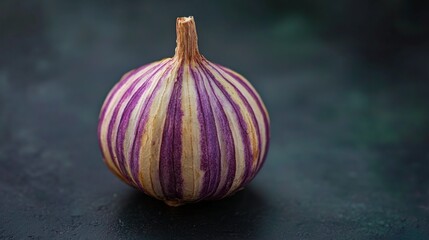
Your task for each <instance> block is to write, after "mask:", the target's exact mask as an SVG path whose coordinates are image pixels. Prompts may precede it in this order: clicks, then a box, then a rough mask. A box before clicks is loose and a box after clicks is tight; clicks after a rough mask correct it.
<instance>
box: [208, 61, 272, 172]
mask: <svg viewBox="0 0 429 240" xmlns="http://www.w3.org/2000/svg"><path fill="white" fill-rule="evenodd" d="M216 66H218V67H220V68H221V69H222V70H223V71H225V72H226V73H227V74H228V75H230V76H231V77H233V78H234V79H235V80H237V82H239V83H240V84H241V85H242V86H243V87H245V88H246V90H247V91H248V92H249V93H250V94H251V95H252V97H253V98H254V99H255V101H256V103H257V104H258V107H259V109H260V110H261V112H262V115H263V119H264V128H265V136H266V139H267V142H266V147H265V152H264V155H263V156H262V159H261V160H260V161H259V163H258V168H257V170H256V171H255V175H256V174H257V173H258V172H259V170H260V169H261V168H262V165H263V164H264V162H265V159H266V157H267V153H268V148H269V146H270V144H269V143H270V126H269V125H270V123H269V120H268V116H267V114H266V113H265V110H264V109H265V108H264V107H263V103H262V102H261V101H260V99H259V98H258V96H257V94H256V93H255V92H254V91H253V89H252V88H251V87H249V86H248V84H247V83H246V82H245V81H244V80H243V79H242V78H241V77H239V76H238V75H237V74H235V73H234V72H232V71H231V70H229V69H227V68H225V67H223V66H220V65H218V64H216Z"/></svg>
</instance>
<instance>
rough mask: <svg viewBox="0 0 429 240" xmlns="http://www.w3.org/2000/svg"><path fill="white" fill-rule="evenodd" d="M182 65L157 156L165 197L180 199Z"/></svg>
mask: <svg viewBox="0 0 429 240" xmlns="http://www.w3.org/2000/svg"><path fill="white" fill-rule="evenodd" d="M182 83H183V66H181V67H180V69H179V71H178V74H177V79H176V81H175V82H174V86H173V90H172V93H171V97H170V101H169V103H168V109H167V116H166V118H165V125H164V132H163V134H162V141H161V150H160V158H159V179H160V182H161V187H162V191H163V193H164V197H165V198H166V199H181V198H182V197H183V192H182V185H183V178H182V164H181V159H182V117H183V112H182V109H181V105H182V104H181V98H182Z"/></svg>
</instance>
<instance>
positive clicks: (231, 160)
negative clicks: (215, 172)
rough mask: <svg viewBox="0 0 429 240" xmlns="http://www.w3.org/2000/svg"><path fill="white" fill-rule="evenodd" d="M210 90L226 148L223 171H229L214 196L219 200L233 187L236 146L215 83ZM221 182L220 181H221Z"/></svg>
mask: <svg viewBox="0 0 429 240" xmlns="http://www.w3.org/2000/svg"><path fill="white" fill-rule="evenodd" d="M208 85H209V89H210V91H208V93H209V96H210V98H211V101H212V103H213V105H212V108H213V111H214V113H215V116H216V118H217V120H218V123H219V128H218V129H219V130H220V132H221V134H220V136H221V141H222V142H223V146H224V148H225V160H226V162H227V164H226V165H227V169H223V170H222V171H225V170H226V171H227V172H226V176H225V178H226V179H225V182H224V184H223V186H218V190H219V192H218V193H217V194H216V195H213V196H212V198H213V199H219V198H222V197H224V196H225V195H226V194H227V193H228V191H229V189H230V188H231V186H232V183H233V181H234V177H235V170H236V169H235V168H236V164H235V145H234V139H233V137H232V131H231V127H230V125H229V122H228V118H227V116H226V113H225V110H224V108H223V106H222V104H221V102H220V100H219V98H218V96H216V93H215V91H214V88H213V83H212V82H211V81H209V82H208ZM219 182H220V181H219Z"/></svg>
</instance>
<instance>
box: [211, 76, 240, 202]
mask: <svg viewBox="0 0 429 240" xmlns="http://www.w3.org/2000/svg"><path fill="white" fill-rule="evenodd" d="M212 74H214V73H213V72H212ZM215 76H216V75H215ZM216 78H217V79H216V80H219V82H221V83H224V82H225V81H222V80H221V79H220V77H219V75H217V77H216ZM222 85H223V87H224V88H225V90H226V91H227V92H228V94H229V95H230V96H231V98H232V99H233V101H234V102H236V103H237V93H236V92H235V91H234V89H232V88H231V86H228V85H225V84H222ZM213 86H215V85H214V84H213ZM214 90H215V93H216V95H217V96H218V97H219V100H220V101H221V103H222V106H223V108H224V110H225V113H226V116H227V119H228V122H229V125H230V127H231V132H232V137H233V139H234V146H235V163H236V168H235V177H234V180H233V183H232V186H231V188H230V190H229V191H228V193H227V194H229V193H231V192H232V191H234V190H236V189H237V188H238V187H239V185H240V184H241V182H242V180H243V176H244V172H245V168H246V165H245V155H244V151H243V149H244V145H243V139H242V137H241V133H240V129H241V126H240V123H239V121H238V117H237V114H236V113H235V110H234V108H233V106H232V105H231V104H230V103H229V101H228V99H227V98H226V97H225V96H224V93H223V92H222V91H221V90H219V89H218V87H215V89H214ZM240 111H241V110H240ZM241 112H242V111H241Z"/></svg>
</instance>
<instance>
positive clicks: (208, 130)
mask: <svg viewBox="0 0 429 240" xmlns="http://www.w3.org/2000/svg"><path fill="white" fill-rule="evenodd" d="M191 74H192V77H193V78H194V80H195V86H196V90H197V91H196V92H197V95H198V99H199V101H198V104H197V105H198V121H199V123H200V128H201V142H200V143H201V169H202V170H203V171H204V172H205V174H204V177H203V186H202V190H201V192H200V199H204V198H209V197H210V195H212V194H214V193H215V191H216V189H217V186H218V185H219V182H220V181H219V180H220V147H219V142H218V136H217V129H216V123H215V119H214V114H213V111H212V109H211V105H210V99H209V98H208V95H207V91H206V89H205V87H204V82H203V81H204V79H203V76H202V75H201V73H200V72H197V71H195V70H194V69H191ZM206 78H207V76H206Z"/></svg>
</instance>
